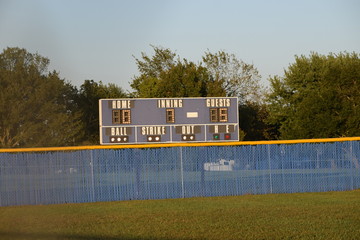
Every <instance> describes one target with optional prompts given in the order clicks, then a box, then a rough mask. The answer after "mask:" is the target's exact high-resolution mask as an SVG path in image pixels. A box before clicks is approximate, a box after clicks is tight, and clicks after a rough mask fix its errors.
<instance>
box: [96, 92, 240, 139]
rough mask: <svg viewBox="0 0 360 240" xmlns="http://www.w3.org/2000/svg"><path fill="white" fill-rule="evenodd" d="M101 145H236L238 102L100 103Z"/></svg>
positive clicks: (133, 100) (147, 100) (148, 100)
mask: <svg viewBox="0 0 360 240" xmlns="http://www.w3.org/2000/svg"><path fill="white" fill-rule="evenodd" d="M99 114H100V116H99V118H100V122H99V125H100V143H101V144H124V143H125V144H126V143H161V142H162V143H167V142H169V143H171V142H213V141H238V139H239V136H238V134H239V131H238V129H239V123H238V121H239V117H238V100H237V98H232V97H224V98H220V97H219V98H213V97H211V98H160V99H156V98H142V99H136V98H126V99H100V100H99Z"/></svg>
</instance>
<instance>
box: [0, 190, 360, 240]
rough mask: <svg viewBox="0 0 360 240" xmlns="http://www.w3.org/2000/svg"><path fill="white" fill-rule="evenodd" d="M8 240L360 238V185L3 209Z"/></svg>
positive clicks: (2, 231)
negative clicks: (322, 190)
mask: <svg viewBox="0 0 360 240" xmlns="http://www.w3.org/2000/svg"><path fill="white" fill-rule="evenodd" d="M0 239H105V240H115V239H129V240H135V239H146V240H148V239H160V240H164V239H176V240H180V239H326V240H328V239H331V240H333V239H344V240H349V239H360V190H355V191H347V192H327V193H300V194H270V195H245V196H237V197H212V198H189V199H173V200H147V201H123V202H105V203H85V204H61V205H47V206H18V207H0Z"/></svg>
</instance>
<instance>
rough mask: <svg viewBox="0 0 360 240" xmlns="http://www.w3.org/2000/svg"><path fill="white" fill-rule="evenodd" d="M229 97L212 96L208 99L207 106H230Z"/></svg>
mask: <svg viewBox="0 0 360 240" xmlns="http://www.w3.org/2000/svg"><path fill="white" fill-rule="evenodd" d="M230 103H231V102H230V99H229V98H215V99H214V98H210V99H206V107H230Z"/></svg>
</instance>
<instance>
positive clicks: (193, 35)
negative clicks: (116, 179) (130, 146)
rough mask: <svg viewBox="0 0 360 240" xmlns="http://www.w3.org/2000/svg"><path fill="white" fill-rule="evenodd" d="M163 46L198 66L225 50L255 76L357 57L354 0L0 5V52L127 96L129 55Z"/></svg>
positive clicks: (17, 0) (359, 20)
mask: <svg viewBox="0 0 360 240" xmlns="http://www.w3.org/2000/svg"><path fill="white" fill-rule="evenodd" d="M150 45H155V46H162V47H165V48H169V49H171V50H172V51H174V52H176V53H177V54H178V55H179V56H180V57H181V58H186V59H188V60H190V61H194V62H196V63H197V62H199V61H200V60H201V57H202V56H203V55H204V52H205V51H207V50H209V51H210V52H217V51H219V50H224V51H226V52H228V53H234V54H235V55H236V56H237V57H238V58H239V59H241V60H243V61H245V62H247V63H253V64H254V65H255V67H256V68H257V69H258V70H259V72H260V74H261V75H262V83H263V85H267V79H268V78H269V76H274V75H280V76H282V75H283V72H284V69H286V68H287V67H288V66H289V64H291V63H293V62H294V56H295V55H306V56H309V54H310V53H311V52H312V51H314V52H318V53H321V54H328V53H330V52H333V53H338V52H341V51H348V52H353V51H354V52H357V53H360V1H359V0H300V1H299V0H294V1H292V0H283V1H280V0H278V1H276V0H263V1H261V0H254V1H249V0H247V1H242V0H238V1H236V0H234V1H231V0H218V1H213V0H178V1H175V0H123V1H121V0H116V1H115V0H0V48H1V51H2V50H3V49H4V48H6V47H20V48H25V49H27V50H28V51H29V52H31V53H39V54H40V55H42V56H45V57H47V58H49V59H50V62H51V64H50V68H49V70H51V71H52V70H56V71H58V72H60V77H62V78H65V79H66V80H68V81H70V82H71V83H72V84H73V85H75V86H80V85H81V84H82V83H83V82H84V80H86V79H93V80H95V81H97V82H98V81H102V82H103V83H115V84H117V85H118V86H120V87H122V88H124V89H126V90H131V88H130V86H129V82H131V80H132V78H133V76H134V75H138V70H137V66H136V63H135V59H134V57H133V56H135V57H138V58H139V57H141V52H145V53H147V54H148V55H152V54H153V51H152V48H151V47H150Z"/></svg>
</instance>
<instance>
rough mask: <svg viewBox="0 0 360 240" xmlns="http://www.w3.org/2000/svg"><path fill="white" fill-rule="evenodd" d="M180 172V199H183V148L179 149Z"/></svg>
mask: <svg viewBox="0 0 360 240" xmlns="http://www.w3.org/2000/svg"><path fill="white" fill-rule="evenodd" d="M180 171H181V197H182V198H185V189H184V165H183V147H180Z"/></svg>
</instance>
